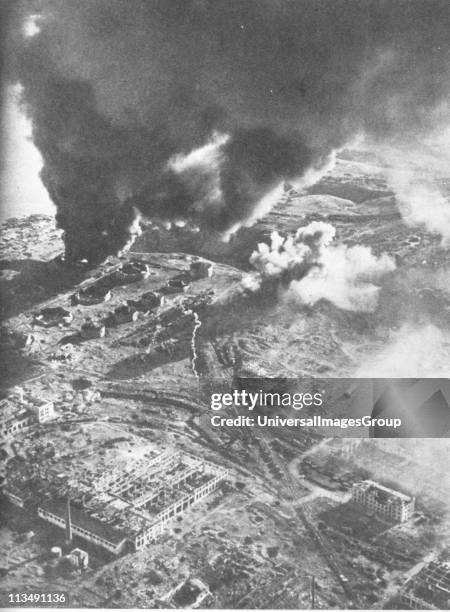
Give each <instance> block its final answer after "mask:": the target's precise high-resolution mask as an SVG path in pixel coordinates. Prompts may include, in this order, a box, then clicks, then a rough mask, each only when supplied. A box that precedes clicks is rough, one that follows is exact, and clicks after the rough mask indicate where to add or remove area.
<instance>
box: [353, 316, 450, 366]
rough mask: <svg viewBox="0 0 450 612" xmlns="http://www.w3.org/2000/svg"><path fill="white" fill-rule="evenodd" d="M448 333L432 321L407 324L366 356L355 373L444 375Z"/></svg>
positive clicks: (447, 351) (449, 349)
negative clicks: (378, 348) (376, 350)
mask: <svg viewBox="0 0 450 612" xmlns="http://www.w3.org/2000/svg"><path fill="white" fill-rule="evenodd" d="M449 354H450V334H449V333H448V331H447V330H445V329H442V328H438V327H436V326H435V325H432V324H430V323H429V324H422V325H417V324H412V323H406V324H405V325H403V326H402V327H401V328H400V329H399V330H397V331H395V332H391V337H390V339H389V342H388V343H387V344H386V343H383V347H382V348H381V349H380V350H379V351H378V352H376V353H375V354H373V355H371V356H370V357H368V358H367V360H366V361H365V362H364V363H363V364H361V365H360V366H359V368H358V370H357V371H356V373H355V376H358V377H362V378H366V377H378V378H424V377H425V378H427V377H428V378H446V377H447V376H448V356H449Z"/></svg>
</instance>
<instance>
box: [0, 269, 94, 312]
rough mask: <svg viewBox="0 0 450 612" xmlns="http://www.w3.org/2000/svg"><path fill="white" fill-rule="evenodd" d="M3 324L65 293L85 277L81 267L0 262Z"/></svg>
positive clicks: (84, 271)
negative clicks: (12, 317)
mask: <svg viewBox="0 0 450 612" xmlns="http://www.w3.org/2000/svg"><path fill="white" fill-rule="evenodd" d="M0 272H1V275H2V276H1V282H0V291H1V311H0V313H1V314H0V318H1V320H2V321H4V320H5V319H8V318H9V317H11V316H17V315H18V314H20V313H22V312H24V311H25V310H28V309H29V308H32V307H33V306H35V305H37V304H40V303H42V302H44V301H45V300H48V299H50V298H52V297H56V296H57V295H59V294H60V293H61V292H64V291H68V290H69V289H71V288H72V287H74V286H75V285H77V284H78V283H80V282H81V281H82V280H83V279H84V278H85V276H86V273H87V271H86V269H85V268H84V267H75V266H65V265H63V264H61V263H58V262H57V261H56V260H51V261H40V260H37V259H11V260H8V259H3V260H0Z"/></svg>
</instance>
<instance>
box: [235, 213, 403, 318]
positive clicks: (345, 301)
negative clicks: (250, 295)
mask: <svg viewBox="0 0 450 612" xmlns="http://www.w3.org/2000/svg"><path fill="white" fill-rule="evenodd" d="M334 235H335V229H334V227H333V226H332V225H330V224H329V223H323V222H318V221H314V222H313V223H310V224H309V225H307V226H306V227H301V228H299V229H298V230H297V232H296V233H295V234H293V235H292V234H291V235H288V236H287V237H286V238H283V237H282V236H280V234H279V233H278V232H276V231H275V232H272V234H271V237H270V245H268V244H265V243H260V244H258V249H257V250H256V251H254V252H253V253H252V255H251V257H250V263H251V264H252V265H253V266H254V268H255V269H256V271H257V272H256V274H254V275H253V276H252V281H250V280H249V279H245V286H246V287H247V288H253V290H256V288H260V287H261V285H262V284H264V283H265V282H267V281H271V280H274V279H276V280H279V281H280V282H281V283H282V284H284V285H285V286H287V287H288V296H289V297H290V298H293V299H294V300H296V301H298V302H300V303H302V304H306V305H313V304H315V303H316V302H318V301H319V300H322V299H324V300H328V301H329V302H332V303H333V304H334V305H335V306H337V307H338V308H341V309H343V310H351V311H359V312H372V311H374V310H375V309H376V307H377V304H378V294H379V291H380V288H379V287H378V286H377V285H375V284H374V283H375V281H377V280H378V279H379V278H381V277H382V276H383V275H385V274H387V273H388V272H391V271H392V270H394V269H395V263H394V261H393V259H392V258H391V257H390V256H389V255H386V254H383V255H381V256H380V257H376V256H375V255H373V253H372V251H371V250H370V249H369V248H367V247H364V246H354V247H347V246H346V245H343V244H338V245H334V244H333V239H334Z"/></svg>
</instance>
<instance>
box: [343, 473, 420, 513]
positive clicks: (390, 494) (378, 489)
mask: <svg viewBox="0 0 450 612" xmlns="http://www.w3.org/2000/svg"><path fill="white" fill-rule="evenodd" d="M352 500H353V501H355V502H358V503H359V504H362V505H363V506H365V507H366V508H368V509H369V510H371V511H373V512H376V513H377V514H381V515H384V516H387V517H388V518H391V519H393V520H394V521H398V522H400V523H404V522H405V521H407V520H408V519H409V517H410V516H411V514H412V513H413V512H414V506H415V498H414V497H410V496H409V495H405V494H404V493H400V492H399V491H394V489H389V488H388V487H384V486H383V485H380V484H378V483H377V482H374V481H373V480H364V481H363V482H358V483H356V484H354V485H353V488H352Z"/></svg>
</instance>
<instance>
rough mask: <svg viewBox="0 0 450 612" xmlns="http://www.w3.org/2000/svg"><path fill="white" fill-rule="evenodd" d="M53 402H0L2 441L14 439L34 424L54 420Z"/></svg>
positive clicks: (5, 400) (6, 400)
mask: <svg viewBox="0 0 450 612" xmlns="http://www.w3.org/2000/svg"><path fill="white" fill-rule="evenodd" d="M54 416H55V412H54V407H53V402H50V401H43V400H39V399H37V400H36V399H32V400H31V401H29V402H19V403H16V402H14V401H11V400H10V399H4V400H2V402H0V433H1V437H2V438H3V439H5V440H6V439H8V438H14V436H16V435H17V434H19V433H22V432H23V431H26V430H27V429H28V428H29V427H31V425H33V424H34V423H36V422H37V423H45V422H47V421H50V420H52V419H53V418H54Z"/></svg>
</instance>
